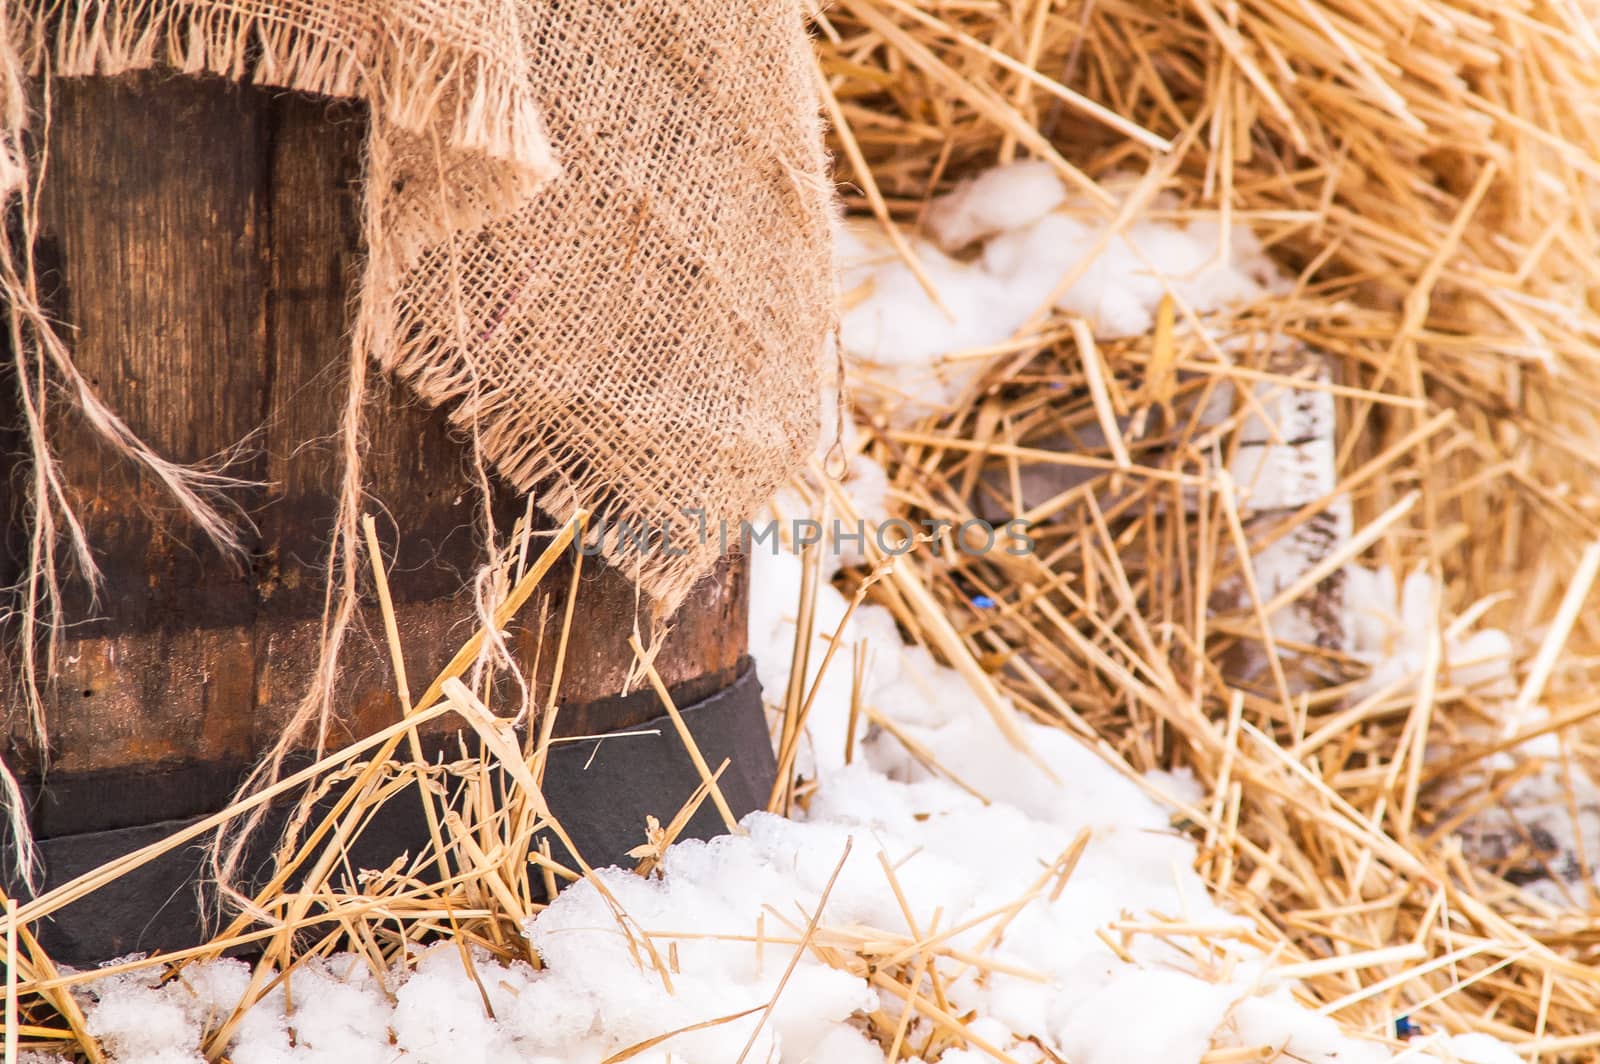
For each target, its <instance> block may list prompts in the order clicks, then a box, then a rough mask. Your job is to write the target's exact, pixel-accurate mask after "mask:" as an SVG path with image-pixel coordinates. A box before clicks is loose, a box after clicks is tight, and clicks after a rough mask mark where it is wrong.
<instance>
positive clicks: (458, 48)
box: [0, 0, 832, 611]
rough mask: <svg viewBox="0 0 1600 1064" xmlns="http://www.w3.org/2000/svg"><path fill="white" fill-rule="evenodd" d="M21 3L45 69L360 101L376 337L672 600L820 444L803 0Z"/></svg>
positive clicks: (466, 426) (5, 167) (827, 262)
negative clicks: (152, 71)
mask: <svg viewBox="0 0 1600 1064" xmlns="http://www.w3.org/2000/svg"><path fill="white" fill-rule="evenodd" d="M5 6H6V19H5V20H4V22H5V32H6V35H7V38H8V40H7V41H6V42H5V43H6V45H7V47H6V48H5V49H4V53H5V55H6V56H9V57H10V60H9V62H10V65H12V66H13V67H16V66H20V67H21V70H22V72H23V73H26V74H27V75H28V76H33V77H41V76H42V77H48V76H73V75H86V74H117V73H121V72H123V71H127V70H135V69H142V68H146V67H152V66H157V65H165V66H170V67H172V68H175V69H177V70H181V71H185V72H190V73H210V74H218V75H223V76H226V77H230V78H235V79H244V80H249V81H253V82H257V83H262V84H268V85H277V86H283V87H285V88H290V89H295V90H299V91H304V92H311V93H318V94H323V95H330V96H343V97H352V98H358V99H361V100H364V101H365V102H366V103H367V104H368V105H369V107H370V110H371V114H372V118H373V121H372V135H371V138H370V142H369V153H368V164H367V165H368V174H367V182H366V195H367V196H368V198H369V200H368V209H367V212H366V215H367V218H368V221H367V223H366V224H367V233H366V237H367V243H368V253H369V255H370V257H371V262H370V263H369V268H368V270H367V271H366V280H365V282H364V287H363V291H362V292H361V293H360V300H361V302H360V307H359V325H358V328H357V329H356V332H355V343H356V346H357V348H358V351H361V350H364V351H365V352H366V353H368V354H370V355H371V356H372V357H373V358H375V359H376V360H377V361H378V362H379V363H380V364H381V365H383V366H384V367H386V368H388V369H391V370H393V371H394V372H396V373H398V374H400V375H401V376H402V377H404V379H406V380H407V381H408V382H410V384H411V386H412V387H413V388H414V389H415V390H416V392H417V394H418V395H419V396H421V397H422V398H423V399H425V400H426V401H428V402H430V403H444V404H448V407H449V410H450V416H451V418H452V420H453V422H454V423H455V424H456V425H457V426H458V427H459V428H461V429H462V430H463V431H464V432H466V433H469V434H472V435H474V436H476V438H477V439H478V441H479V442H480V444H481V446H482V447H483V449H484V453H485V454H486V455H487V456H488V457H489V458H490V459H491V460H492V461H493V462H494V464H495V465H496V467H497V468H498V470H499V472H500V473H501V474H502V475H503V476H505V477H506V478H507V479H509V480H510V481H511V482H512V483H513V484H515V485H516V486H517V487H518V488H521V489H532V490H536V491H537V501H538V502H539V504H540V506H541V507H543V508H544V509H545V510H546V511H547V512H549V513H551V514H552V515H553V516H555V517H556V518H557V519H565V518H567V517H568V516H569V515H570V514H571V513H573V512H574V511H575V509H576V508H578V507H584V508H587V509H589V510H591V511H593V512H594V513H595V514H596V515H597V516H599V517H604V518H607V519H609V521H610V523H611V528H612V529H613V531H612V532H608V533H607V535H606V538H605V545H606V550H607V555H608V557H609V558H610V560H611V561H612V562H613V563H614V564H617V565H618V566H620V567H622V568H623V569H624V570H625V571H627V572H628V573H629V574H630V575H633V576H634V577H636V579H638V581H639V583H640V585H641V587H642V588H643V589H644V590H645V591H646V592H647V593H648V594H650V595H651V596H653V597H654V598H655V599H656V600H657V602H658V603H659V604H660V605H661V606H662V607H664V608H665V609H666V610H668V611H670V610H671V609H672V608H673V607H674V606H676V604H677V603H678V602H679V601H680V600H681V599H682V597H683V595H684V593H685V592H686V591H687V590H688V589H689V587H690V585H691V584H693V582H694V581H695V580H696V578H697V577H699V576H700V575H701V574H703V573H704V572H705V571H706V569H707V568H708V567H709V566H710V564H711V563H712V562H713V561H714V559H715V557H716V554H717V553H718V551H719V549H720V543H721V538H722V537H721V536H720V535H718V534H717V524H716V522H719V521H727V522H730V523H737V522H738V521H739V520H740V519H742V518H745V517H747V516H749V515H750V514H751V513H752V512H753V511H754V510H755V509H756V508H757V507H758V506H759V505H760V504H761V502H762V501H763V500H764V499H766V498H767V497H768V496H769V495H771V493H772V492H773V491H774V490H775V488H776V487H777V486H778V485H779V484H780V483H781V482H782V481H783V480H784V479H785V478H786V477H787V476H789V475H790V473H791V472H792V471H793V470H794V469H795V468H796V467H797V465H798V464H799V463H801V462H802V461H803V460H804V459H805V456H806V455H807V453H808V452H809V449H810V447H811V446H812V444H813V442H814V439H815V434H816V415H817V409H818V406H817V394H818V388H819V383H820V380H819V369H818V366H819V361H818V353H819V352H820V350H821V348H822V346H823V344H824V340H825V337H826V335H827V332H828V329H829V327H830V322H831V314H832V287H831V248H830V241H829V223H828V204H829V195H830V193H829V187H828V185H827V183H826V181H825V178H824V156H823V150H822V140H821V129H820V123H819V119H818V116H817V109H816V92H815V86H814V83H813V81H812V77H813V74H812V66H811V57H810V53H809V45H808V43H807V40H806V36H805V29H804V19H803V12H802V9H801V5H800V4H799V3H798V2H795V0H649V2H629V0H609V2H607V0H561V2H559V3H557V2H554V0H387V2H385V0H344V2H339V0H232V2H224V0H188V2H182V0H98V2H97V0H69V2H62V0H20V2H18V0H5ZM3 58H4V57H0V59H3ZM0 73H7V72H5V71H0ZM17 73H18V72H17V71H16V70H12V71H10V72H9V75H10V76H7V77H6V78H5V79H4V84H6V85H14V84H17V83H18V82H19V78H18V77H17V76H16V75H17ZM8 91H9V95H10V96H11V97H12V98H11V99H10V100H8V101H0V102H3V103H5V104H6V107H5V110H6V114H7V121H6V125H7V129H6V131H5V134H6V137H5V142H4V146H5V147H6V150H5V151H4V152H0V184H12V185H14V184H15V183H16V181H17V180H19V178H17V177H16V174H17V173H19V172H22V171H23V170H24V169H25V158H24V156H23V154H22V152H21V149H20V134H19V128H18V127H19V126H20V124H21V123H22V122H24V121H25V117H26V116H22V117H20V118H19V117H18V112H19V105H18V101H17V100H16V98H15V97H16V91H15V89H12V90H8ZM158 148H159V146H157V145H152V149H153V150H155V149H158ZM702 514H703V515H705V520H706V522H707V525H706V526H703V525H702V517H701V515H702ZM623 520H626V521H628V522H630V523H631V524H632V525H633V526H634V527H635V528H636V529H637V528H645V527H648V528H649V529H650V530H651V532H652V535H653V536H654V537H655V538H654V539H653V540H652V541H651V547H650V549H648V550H639V549H638V548H637V546H636V541H635V539H634V538H627V539H626V540H625V541H623V539H622V537H618V536H616V535H615V532H614V529H615V527H616V523H617V522H620V521H623ZM596 523H598V522H596ZM702 527H708V528H709V530H710V531H711V532H712V534H711V535H709V536H707V537H705V539H704V541H703V542H702V537H701V535H700V532H701V529H702ZM663 529H665V530H666V531H667V537H666V542H664V543H663V542H662V541H661V533H662V530H663ZM619 542H620V544H621V545H620V546H619Z"/></svg>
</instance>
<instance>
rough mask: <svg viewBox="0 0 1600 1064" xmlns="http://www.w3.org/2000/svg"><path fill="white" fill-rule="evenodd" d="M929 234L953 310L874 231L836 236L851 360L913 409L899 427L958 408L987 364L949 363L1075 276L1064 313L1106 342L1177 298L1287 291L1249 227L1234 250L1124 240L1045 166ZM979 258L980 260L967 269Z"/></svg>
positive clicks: (1137, 227) (1128, 233)
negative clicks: (1166, 299) (959, 397)
mask: <svg viewBox="0 0 1600 1064" xmlns="http://www.w3.org/2000/svg"><path fill="white" fill-rule="evenodd" d="M1156 206H1157V208H1158V209H1159V208H1163V207H1166V208H1170V207H1171V206H1173V204H1172V203H1170V202H1168V201H1166V200H1161V201H1159V202H1158V203H1157V205H1156ZM927 228H928V231H929V233H930V234H931V235H932V236H933V237H934V241H937V243H935V242H934V241H930V240H925V239H916V240H913V241H911V246H912V249H913V252H914V254H915V256H916V258H917V261H918V262H919V263H920V265H921V266H922V268H923V270H924V272H925V273H926V275H927V277H928V279H929V280H930V282H931V283H932V286H933V288H934V290H935V291H936V292H937V293H938V295H939V300H940V302H941V303H942V304H943V307H944V309H943V310H941V309H940V306H939V304H938V303H935V302H934V301H933V300H932V299H931V298H930V297H929V295H928V293H927V292H926V291H925V290H924V288H923V287H922V284H921V283H920V282H919V280H918V279H917V277H916V275H915V274H914V273H913V272H912V270H911V268H910V267H909V266H908V265H907V264H906V263H905V262H904V261H903V260H902V259H901V258H900V256H899V255H898V254H897V253H896V252H895V250H894V248H893V246H892V245H891V244H890V242H889V240H888V239H887V237H886V236H885V235H884V234H883V232H882V230H881V229H880V228H878V227H877V226H876V224H875V223H871V222H865V221H856V222H846V223H844V224H843V226H842V227H841V230H840V233H839V234H838V251H837V255H838V259H839V263H840V289H841V291H842V292H844V293H845V305H846V310H845V313H844V315H843V321H842V327H841V335H842V337H843V342H844V348H845V352H846V354H847V355H848V357H849V359H850V360H851V361H852V362H853V363H855V364H857V365H861V366H865V367H869V368H870V369H872V370H874V371H875V375H876V376H877V377H878V378H879V379H880V380H882V381H884V382H885V383H887V384H889V385H890V386H891V387H892V388H893V389H894V390H895V392H897V393H898V395H899V396H900V397H903V400H905V401H901V402H899V403H894V404H891V405H890V409H891V416H893V417H894V418H895V419H896V420H900V421H905V420H911V419H915V418H917V417H921V416H926V415H927V414H929V413H933V412H937V411H939V410H940V409H942V408H943V407H945V406H947V405H948V404H950V403H951V402H952V401H953V400H954V399H955V397H956V396H957V395H959V394H960V392H961V389H962V388H964V387H965V386H966V385H967V384H968V383H969V382H970V380H971V379H972V377H973V375H974V374H975V373H976V371H977V369H978V368H979V367H980V365H981V362H980V361H978V360H972V359H967V360H962V359H959V358H957V359H954V360H946V356H951V355H959V354H960V353H962V352H970V351H974V350H978V349H983V348H987V347H992V346H994V345H996V344H1000V343H1003V342H1005V341H1006V340H1009V339H1010V338H1011V337H1012V336H1013V335H1014V334H1015V333H1017V332H1018V330H1020V329H1021V328H1022V327H1023V326H1024V325H1025V324H1026V323H1027V322H1028V321H1029V319H1030V318H1031V317H1032V316H1033V315H1034V314H1035V313H1036V312H1037V311H1039V310H1040V309H1041V308H1043V307H1044V306H1045V305H1046V304H1047V302H1048V301H1049V300H1050V298H1051V295H1052V293H1053V292H1054V291H1055V289H1056V288H1057V287H1058V286H1059V285H1060V284H1061V282H1062V281H1064V280H1066V279H1067V277H1068V275H1069V274H1072V273H1076V279H1075V280H1073V281H1072V283H1071V284H1070V285H1069V286H1068V287H1067V288H1066V290H1065V291H1064V292H1063V293H1062V294H1061V295H1060V297H1059V298H1058V299H1056V301H1055V305H1056V306H1057V307H1059V308H1060V309H1062V310H1064V311H1067V312H1069V313H1072V314H1077V315H1081V316H1082V317H1084V318H1085V319H1087V320H1088V322H1089V323H1090V325H1091V327H1092V328H1093V330H1094V333H1095V335H1096V336H1098V337H1100V338H1102V339H1114V338H1117V337H1123V336H1136V335H1139V334H1142V333H1145V332H1148V331H1149V330H1150V328H1151V327H1152V325H1153V324H1154V321H1155V308H1156V305H1157V304H1158V303H1159V302H1160V299H1161V296H1162V295H1163V294H1164V293H1166V292H1168V291H1171V292H1172V293H1173V294H1174V295H1175V296H1176V297H1177V298H1178V299H1179V300H1181V301H1182V302H1183V303H1185V304H1187V305H1188V306H1189V307H1190V308H1191V309H1192V310H1194V312H1195V313H1197V314H1206V313H1210V312H1212V311H1215V310H1218V309H1221V308H1223V307H1230V306H1236V305H1239V304H1243V303H1248V302H1251V301H1252V300H1255V299H1258V298H1260V297H1261V296H1263V295H1265V294H1267V293H1269V292H1272V291H1277V290H1281V289H1282V288H1283V287H1284V283H1285V282H1284V281H1283V280H1282V278H1281V277H1280V275H1279V273H1278V270H1277V267H1276V266H1274V265H1273V263H1272V261H1271V260H1270V259H1268V258H1267V256H1266V255H1265V253H1264V252H1263V251H1262V248H1261V244H1260V242H1259V241H1258V240H1257V239H1256V237H1255V235H1254V234H1253V233H1252V232H1251V231H1250V230H1249V229H1248V228H1246V227H1244V226H1234V227H1232V228H1231V229H1230V230H1229V231H1228V233H1227V237H1228V239H1227V241H1226V249H1224V243H1225V242H1224V240H1223V235H1224V234H1223V230H1222V227H1221V226H1220V225H1219V224H1218V223H1216V222H1212V221H1206V220H1194V221H1189V222H1187V223H1176V222H1167V221H1139V222H1136V223H1134V224H1132V225H1130V226H1129V227H1127V229H1126V230H1125V231H1124V232H1122V233H1119V234H1115V235H1113V234H1112V233H1111V232H1110V223H1109V222H1108V221H1107V220H1106V219H1105V218H1104V217H1102V216H1101V215H1099V214H1097V213H1094V212H1091V211H1089V210H1088V209H1087V208H1086V207H1084V205H1082V204H1079V203H1075V202H1074V201H1072V200H1070V199H1069V198H1068V196H1067V190H1066V188H1065V187H1064V186H1063V185H1062V184H1061V181H1060V179H1059V178H1058V177H1057V176H1056V175H1055V174H1054V172H1052V170H1051V169H1050V167H1049V165H1048V164H1047V163H1043V162H1038V161H1030V162H1019V163H1013V164H1011V165H1010V166H1006V167H1000V168H997V169H994V170H991V171H988V172H987V173H985V174H983V175H981V176H979V177H977V178H976V179H974V180H973V181H971V182H969V183H967V184H965V185H963V186H961V187H960V188H958V189H957V190H956V191H954V192H952V193H950V194H949V195H947V196H944V197H941V198H940V199H938V200H935V201H934V202H933V203H932V204H931V205H930V206H929V210H928V218H927ZM972 246H976V247H977V254H976V256H975V257H972V258H970V259H968V258H957V257H956V254H957V253H963V252H964V253H967V254H970V253H971V249H972ZM1224 251H1226V254H1224ZM947 312H948V313H947Z"/></svg>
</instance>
